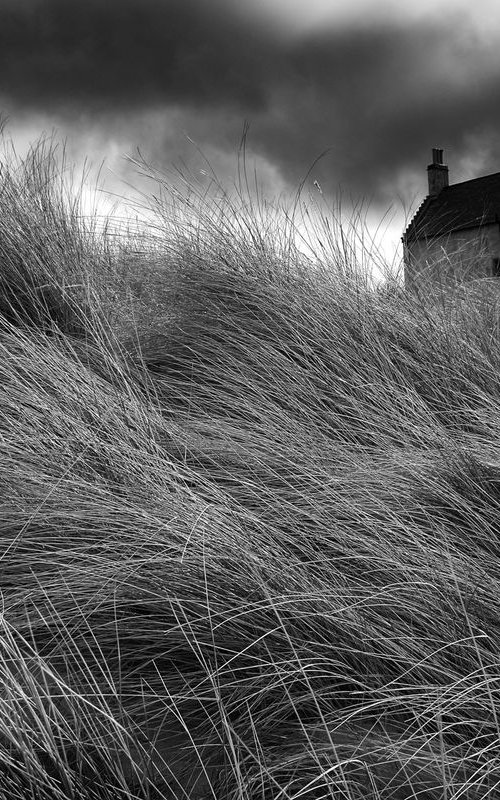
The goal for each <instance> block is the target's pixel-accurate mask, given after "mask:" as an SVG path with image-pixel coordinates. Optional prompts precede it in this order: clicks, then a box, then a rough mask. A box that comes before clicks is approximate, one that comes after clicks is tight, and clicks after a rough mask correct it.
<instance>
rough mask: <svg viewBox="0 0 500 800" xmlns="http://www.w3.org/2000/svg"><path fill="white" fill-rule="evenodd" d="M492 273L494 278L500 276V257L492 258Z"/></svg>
mask: <svg viewBox="0 0 500 800" xmlns="http://www.w3.org/2000/svg"><path fill="white" fill-rule="evenodd" d="M491 274H492V275H493V277H494V278H500V257H498V256H496V257H495V258H492V259H491Z"/></svg>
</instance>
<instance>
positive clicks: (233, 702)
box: [0, 146, 500, 800]
mask: <svg viewBox="0 0 500 800" xmlns="http://www.w3.org/2000/svg"><path fill="white" fill-rule="evenodd" d="M164 188H165V187H164ZM173 201H175V202H167V200H166V195H165V196H161V195H160V194H158V195H157V201H156V208H155V213H156V220H157V222H156V223H155V224H154V225H153V224H152V225H151V227H150V228H149V230H145V231H142V233H141V235H139V233H136V234H135V235H133V234H132V233H131V232H130V230H129V231H128V233H127V232H126V231H125V232H123V235H122V237H121V238H120V237H116V236H114V235H111V234H110V231H106V230H105V229H101V228H99V227H98V226H93V225H92V224H91V222H89V221H88V220H87V221H85V220H83V219H82V218H81V217H80V215H79V210H78V204H77V203H76V201H75V202H74V203H73V204H72V203H71V202H70V199H69V196H68V195H67V194H65V189H64V180H63V178H61V176H60V172H59V167H58V165H57V159H56V158H55V156H54V153H53V151H52V150H51V149H50V148H49V149H48V150H47V148H45V147H43V146H37V147H35V148H34V149H33V151H32V152H31V153H30V155H29V156H28V158H27V159H26V160H25V161H24V162H22V163H20V162H19V161H18V162H16V163H12V162H9V163H7V164H5V165H4V167H3V170H2V172H1V174H0V373H1V380H0V393H1V402H0V458H1V461H0V469H1V476H0V493H1V514H0V536H1V546H0V553H1V557H0V569H1V581H0V588H1V594H2V597H1V603H2V604H1V618H0V621H1V636H0V673H1V680H0V692H1V702H0V762H1V766H0V797H1V798H6V800H7V798H12V800H24V798H31V799H32V800H49V798H50V799H52V798H55V799H57V800H63V799H64V800H69V798H71V799H72V800H73V798H74V799H75V800H115V798H122V800H132V799H133V798H134V799H137V800H145V799H146V798H186V800H189V798H193V799H194V798H199V799H200V800H201V799H203V800H205V798H207V799H208V798H213V799H214V800H271V799H272V800H292V799H293V800H313V799H314V800H319V799H320V798H334V799H335V800H377V799H378V798H380V800H410V799H411V800H459V799H460V800H476V799H477V800H479V799H481V800H482V799H483V798H492V799H493V798H495V797H499V796H500V722H499V719H498V714H499V713H500V705H499V699H500V694H499V693H500V402H499V398H500V332H499V328H498V314H497V306H496V301H495V298H494V296H492V294H491V291H490V289H491V287H488V285H487V284H484V283H482V284H478V285H477V286H475V287H474V286H472V287H471V288H470V289H468V290H467V291H463V290H462V291H461V293H456V294H455V296H454V299H453V302H449V299H450V298H449V296H448V299H447V302H442V297H441V298H440V297H438V296H437V295H436V296H432V294H431V293H429V292H426V293H425V294H424V295H423V296H416V295H411V296H410V295H406V294H405V293H404V292H403V291H401V289H400V288H398V287H397V286H396V285H395V284H394V283H393V284H390V283H387V284H384V285H380V286H378V287H376V286H373V285H371V284H370V283H369V281H368V279H367V278H366V276H364V273H363V271H362V270H361V269H359V270H358V269H356V264H355V263H354V262H355V259H354V258H353V256H352V251H350V250H349V248H348V247H346V243H345V241H344V242H341V243H340V244H339V243H337V244H338V247H337V246H336V244H335V241H334V240H331V241H330V243H329V246H328V247H326V246H324V242H325V241H326V240H327V238H328V231H329V232H330V234H331V228H328V226H326V228H325V237H326V238H325V240H324V242H323V247H322V246H321V242H320V243H319V244H318V254H319V255H318V258H313V257H311V258H309V259H308V258H307V257H306V256H305V255H304V254H303V253H302V252H301V251H299V250H297V248H296V247H295V246H294V242H293V236H292V233H291V228H287V224H286V223H285V222H283V224H282V226H281V227H279V226H278V227H277V225H276V223H275V222H273V221H272V220H271V219H270V218H269V219H268V218H267V217H266V215H265V206H264V205H263V204H262V203H261V204H258V205H257V206H255V207H251V203H247V206H246V211H247V212H249V213H244V212H243V209H242V207H238V206H237V205H235V202H234V201H231V200H229V199H228V198H226V199H224V198H222V199H221V198H220V196H219V199H218V200H217V201H215V200H214V198H213V196H210V197H208V196H207V197H204V196H203V195H202V194H196V192H195V191H194V190H191V189H190V191H189V192H188V194H187V195H185V196H184V197H182V196H181V195H178V196H177V198H175V197H174V198H173ZM291 224H292V223H291V222H290V225H291ZM318 235H319V236H320V238H321V235H320V234H318ZM320 256H321V257H320Z"/></svg>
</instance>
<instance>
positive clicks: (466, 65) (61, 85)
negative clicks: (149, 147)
mask: <svg viewBox="0 0 500 800" xmlns="http://www.w3.org/2000/svg"><path fill="white" fill-rule="evenodd" d="M0 12H1V24H0V96H1V97H3V98H4V99H5V100H6V101H8V103H9V104H10V105H11V107H13V108H18V109H22V110H23V111H26V110H29V109H33V110H38V111H43V112H45V113H53V114H54V115H55V116H56V117H57V115H58V114H65V115H66V117H68V116H69V117H70V118H71V116H72V115H74V116H75V117H77V116H78V115H79V113H81V111H82V109H83V110H84V111H85V113H86V114H88V115H93V116H94V117H96V116H97V117H98V116H99V115H101V116H102V120H103V124H107V123H106V119H108V120H109V119H110V117H112V116H113V114H116V115H118V114H123V112H124V110H130V111H131V112H132V111H133V112H134V113H139V112H141V110H143V111H144V113H146V112H147V111H149V110H151V109H154V108H157V109H158V108H168V107H175V108H176V109H177V110H178V109H179V108H180V109H185V111H186V114H188V115H189V119H190V124H191V129H190V131H189V133H190V134H191V135H192V136H193V137H194V138H197V140H198V141H199V143H200V144H201V145H202V146H203V144H204V142H206V143H210V144H215V143H217V142H225V141H227V128H228V124H229V125H230V126H232V129H233V131H234V129H235V125H236V124H238V126H241V129H242V128H243V122H244V120H245V119H246V120H248V121H249V123H250V134H249V143H250V145H251V146H252V147H253V149H254V151H257V152H258V153H260V154H261V155H263V156H264V157H266V158H267V159H268V161H270V162H272V163H273V164H275V165H277V166H278V167H279V169H280V171H281V173H282V175H283V176H284V177H285V178H286V179H287V180H288V181H289V182H290V183H291V184H292V185H294V184H296V183H297V182H298V181H299V180H300V179H301V178H303V177H304V176H305V173H306V171H307V169H308V167H309V166H310V165H311V164H312V162H313V160H314V159H315V157H317V156H318V155H319V154H320V153H321V152H322V151H324V150H327V149H329V152H328V154H327V155H325V157H324V159H323V160H322V161H321V162H320V163H319V164H318V166H317V167H315V171H314V177H315V178H317V179H318V180H320V182H322V183H323V184H324V188H325V190H326V191H332V190H334V189H335V186H336V185H337V184H338V183H341V184H342V185H343V186H344V188H345V189H347V190H348V191H349V192H352V193H353V194H354V195H355V194H359V193H363V194H365V195H369V196H370V195H374V196H375V199H384V200H385V199H387V198H389V197H390V194H391V191H393V187H394V182H392V183H391V175H393V176H395V175H396V174H397V173H398V171H399V170H401V169H403V168H407V169H408V168H418V169H422V166H423V165H422V160H423V159H426V158H428V154H429V152H430V147H431V146H441V147H444V148H445V149H446V150H447V151H448V152H450V150H451V151H453V152H454V153H455V156H456V157H458V156H459V154H460V153H462V151H463V150H464V148H465V142H466V140H467V136H468V135H470V134H473V133H478V132H479V133H481V132H487V131H488V130H495V129H498V125H499V124H500V102H499V101H500V88H499V87H500V80H499V77H500V75H499V73H500V66H497V65H500V62H499V60H498V58H497V47H496V46H495V47H494V48H493V47H491V51H489V50H488V49H487V48H486V46H485V45H484V43H482V42H478V41H477V40H476V39H475V38H474V35H473V34H472V33H471V31H470V30H467V28H466V22H464V21H463V20H456V19H455V20H454V19H451V20H449V21H447V23H446V24H444V23H443V24H442V26H441V27H440V28H439V27H438V28H437V27H436V25H433V26H431V25H430V24H427V25H425V24H422V23H420V24H419V25H418V26H417V25H414V26H413V27H411V28H410V27H408V26H407V27H404V26H403V24H402V23H401V22H400V23H399V24H398V25H393V26H392V27H391V25H390V24H388V23H387V21H385V22H384V25H383V27H382V26H381V25H379V26H377V24H376V23H375V22H373V21H371V22H367V24H366V26H365V27H363V26H360V25H357V26H355V27H352V26H351V27H348V26H346V25H343V26H337V28H334V27H332V28H331V29H327V30H324V31H323V32H322V33H321V34H315V35H309V36H308V37H307V38H305V37H302V38H300V37H299V36H294V37H291V36H287V35H281V36H280V35H279V32H278V30H277V28H276V27H274V28H273V29H272V31H271V30H270V29H269V30H266V28H265V26H263V25H262V24H260V25H259V24H257V23H256V24H253V23H252V22H251V21H250V20H248V19H247V20H246V22H245V23H244V24H243V23H242V21H241V19H240V18H237V16H236V15H234V14H232V13H231V4H230V3H228V2H227V0H211V1H210V2H207V0H106V2H102V0H24V1H23V2H20V0H9V1H7V0H0ZM197 118H198V121H196V120H197ZM234 132H235V131H234ZM136 144H141V145H143V144H144V143H142V142H136ZM495 147H496V148H498V145H495V146H494V147H493V150H492V152H491V154H490V155H491V158H492V161H495V160H496V159H497V158H498V160H497V161H496V164H493V165H492V171H494V169H495V168H496V169H498V165H499V164H500V149H498V152H497V151H496V150H495Z"/></svg>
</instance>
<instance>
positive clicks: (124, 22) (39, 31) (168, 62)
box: [0, 0, 265, 108]
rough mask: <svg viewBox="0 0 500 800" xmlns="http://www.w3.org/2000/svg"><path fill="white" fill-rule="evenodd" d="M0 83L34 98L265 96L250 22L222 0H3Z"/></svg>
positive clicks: (128, 100) (242, 101)
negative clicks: (245, 25) (237, 16)
mask: <svg viewBox="0 0 500 800" xmlns="http://www.w3.org/2000/svg"><path fill="white" fill-rule="evenodd" d="M0 12H1V24H0V90H1V91H2V93H3V94H6V95H10V96H11V97H15V98H16V99H17V100H19V101H21V102H23V103H27V104H30V105H35V106H43V107H44V108H46V107H47V104H49V105H51V106H54V105H57V104H67V103H72V104H76V103H78V102H82V103H87V104H90V105H95V106H99V105H102V106H105V104H106V103H111V104H114V105H120V104H126V105H143V104H148V103H152V102H165V103H168V102H173V101H175V102H184V103H186V102H187V103H189V102H198V103H203V102H206V103H219V102H223V103H234V104H237V105H240V106H245V107H249V108H253V107H254V106H256V105H259V104H261V103H262V102H263V96H262V88H263V86H264V80H263V78H264V75H265V67H264V66H263V65H262V64H261V62H260V60H259V59H258V58H256V57H255V50H254V46H255V43H254V42H252V35H251V32H249V31H248V30H243V29H242V27H241V24H239V23H237V22H236V21H235V20H232V19H231V18H230V17H229V16H228V15H227V14H225V13H224V11H223V7H222V6H221V5H220V3H218V2H217V0H212V2H210V3H207V2H201V0H199V2H196V1H195V0H105V1H104V2H103V0H21V2H20V0H0Z"/></svg>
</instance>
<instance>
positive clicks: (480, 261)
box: [404, 223, 500, 288]
mask: <svg viewBox="0 0 500 800" xmlns="http://www.w3.org/2000/svg"><path fill="white" fill-rule="evenodd" d="M495 257H496V258H498V257H500V226H499V225H498V223H495V224H492V225H484V226H483V227H482V228H480V229H479V228H473V229H470V230H463V231H457V232H455V233H451V234H447V235H446V236H442V237H438V238H432V239H429V240H425V239H418V240H414V241H412V242H410V243H409V244H405V247H404V262H405V285H406V286H407V287H408V288H411V287H412V286H416V285H417V284H418V285H420V286H421V285H424V284H426V283H428V282H430V283H434V284H435V283H437V284H440V285H449V284H451V283H455V282H457V281H463V280H472V279H474V278H486V277H491V275H492V274H493V258H495Z"/></svg>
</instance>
